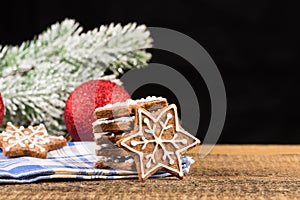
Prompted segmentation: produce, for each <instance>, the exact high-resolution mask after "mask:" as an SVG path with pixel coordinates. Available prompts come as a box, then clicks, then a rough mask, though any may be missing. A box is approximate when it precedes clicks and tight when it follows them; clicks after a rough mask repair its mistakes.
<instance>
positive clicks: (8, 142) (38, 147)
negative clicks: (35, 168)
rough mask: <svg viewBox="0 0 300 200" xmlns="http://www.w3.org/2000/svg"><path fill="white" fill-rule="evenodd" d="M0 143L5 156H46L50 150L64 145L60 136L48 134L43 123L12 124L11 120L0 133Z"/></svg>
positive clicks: (64, 140) (64, 141)
mask: <svg viewBox="0 0 300 200" xmlns="http://www.w3.org/2000/svg"><path fill="white" fill-rule="evenodd" d="M0 143H1V148H2V150H3V154H4V155H5V156H32V157H37V158H46V156H47V152H48V151H50V150H54V149H58V148H61V147H62V146H65V145H66V139H65V138H64V137H62V136H60V137H56V136H50V135H49V134H48V133H47V130H46V128H45V126H44V125H43V124H40V125H39V126H34V127H33V126H29V127H28V128H24V127H23V126H20V127H17V126H14V125H13V124H12V123H11V122H8V123H7V125H6V129H5V131H3V132H2V133H1V134H0Z"/></svg>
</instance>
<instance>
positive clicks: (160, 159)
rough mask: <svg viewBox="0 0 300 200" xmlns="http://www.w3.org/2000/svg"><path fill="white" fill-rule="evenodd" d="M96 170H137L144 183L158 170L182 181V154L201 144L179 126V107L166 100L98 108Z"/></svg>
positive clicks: (153, 99)
mask: <svg viewBox="0 0 300 200" xmlns="http://www.w3.org/2000/svg"><path fill="white" fill-rule="evenodd" d="M94 116H95V118H96V121H95V122H94V123H93V133H94V138H95V142H96V144H97V147H98V148H97V149H96V155H97V157H98V161H97V162H96V163H95V167H96V168H112V169H121V170H134V171H137V172H138V175H139V179H140V180H142V181H144V180H146V179H147V178H149V177H150V176H151V175H152V174H154V173H156V172H157V171H158V170H164V171H167V172H169V173H171V174H174V175H175V176H177V177H179V178H183V171H182V166H181V165H182V163H181V162H182V161H181V157H182V155H183V154H184V153H185V152H186V151H188V150H189V149H190V148H192V147H194V146H196V145H198V144H200V141H199V140H198V139H197V138H195V137H194V136H192V135H191V134H189V133H188V132H186V131H185V130H184V129H183V128H182V127H181V125H180V124H179V119H178V113H177V108H176V105H174V104H171V105H169V104H168V101H167V99H165V98H163V97H154V96H152V97H147V98H143V99H138V100H131V99H130V100H127V101H126V102H119V103H115V104H108V105H106V106H104V107H100V108H97V109H96V110H95V112H94Z"/></svg>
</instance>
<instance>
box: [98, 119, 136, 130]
mask: <svg viewBox="0 0 300 200" xmlns="http://www.w3.org/2000/svg"><path fill="white" fill-rule="evenodd" d="M133 120H134V116H133V117H120V118H116V119H97V120H96V121H94V122H93V124H92V125H93V132H94V133H101V132H108V131H130V130H132V128H133Z"/></svg>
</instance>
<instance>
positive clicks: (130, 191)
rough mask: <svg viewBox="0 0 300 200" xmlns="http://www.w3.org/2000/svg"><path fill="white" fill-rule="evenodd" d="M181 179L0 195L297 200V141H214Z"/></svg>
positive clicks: (1, 193)
mask: <svg viewBox="0 0 300 200" xmlns="http://www.w3.org/2000/svg"><path fill="white" fill-rule="evenodd" d="M196 152H197V151H195V150H194V151H193V152H190V153H189V154H190V155H192V156H193V157H194V159H195V160H196V163H195V164H194V165H192V168H191V172H190V173H189V174H188V175H187V176H186V177H185V178H184V179H183V180H179V179H177V178H174V177H169V178H162V179H149V180H147V181H146V182H144V183H142V182H140V181H138V180H136V179H128V180H93V181H78V180H76V181H75V180H55V181H44V182H40V183H33V184H17V185H1V186H0V187H1V190H0V198H1V199H2V198H3V199H74V198H75V199H100V198H101V199H189V200H190V199H197V200H198V199H230V200H231V199H280V200H281V199H283V200H284V199H295V200H296V199H300V193H299V191H300V145H293V146H290V145H218V146H216V147H215V148H214V149H213V151H212V152H211V154H209V155H208V156H206V157H205V158H199V157H198V156H197V154H196Z"/></svg>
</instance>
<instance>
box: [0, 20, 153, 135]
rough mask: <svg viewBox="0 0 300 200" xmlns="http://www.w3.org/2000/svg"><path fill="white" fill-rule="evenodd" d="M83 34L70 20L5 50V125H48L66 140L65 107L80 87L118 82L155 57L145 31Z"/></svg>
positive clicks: (116, 28)
mask: <svg viewBox="0 0 300 200" xmlns="http://www.w3.org/2000/svg"><path fill="white" fill-rule="evenodd" d="M82 30H83V29H82V27H80V26H79V24H78V23H77V22H75V21H74V20H71V19H66V20H64V21H63V22H61V23H56V24H54V25H52V26H51V27H50V28H49V29H48V30H46V31H45V32H43V33H41V34H40V35H38V36H37V37H35V38H34V39H33V40H32V41H27V42H24V43H22V44H21V45H20V46H0V93H1V94H2V97H3V100H4V105H5V109H6V111H5V121H6V122H7V121H13V122H14V123H16V124H22V125H32V124H36V123H44V124H45V125H46V126H47V128H48V129H49V131H51V132H52V133H53V134H62V131H63V130H65V126H64V123H63V112H64V106H65V101H66V99H67V98H68V96H69V94H70V92H72V91H73V90H74V89H75V87H76V86H78V85H80V84H81V83H83V82H86V81H88V80H91V79H108V80H111V81H118V78H117V77H118V75H120V74H122V73H124V70H127V69H131V68H138V67H141V66H143V65H145V64H146V63H147V61H148V60H149V59H150V57H151V55H150V54H149V53H147V52H146V51H145V50H146V49H147V48H150V47H151V46H152V39H151V37H150V33H149V31H148V30H147V28H146V27H145V26H144V25H140V26H137V25H136V24H135V23H130V24H127V25H126V26H123V27H122V26H121V25H120V24H117V25H114V24H110V25H109V26H101V27H100V28H96V29H94V30H91V31H88V32H86V33H83V32H82ZM108 73H110V74H111V75H110V76H106V74H108Z"/></svg>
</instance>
